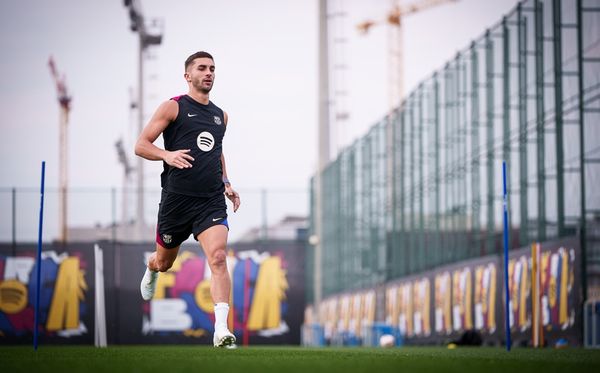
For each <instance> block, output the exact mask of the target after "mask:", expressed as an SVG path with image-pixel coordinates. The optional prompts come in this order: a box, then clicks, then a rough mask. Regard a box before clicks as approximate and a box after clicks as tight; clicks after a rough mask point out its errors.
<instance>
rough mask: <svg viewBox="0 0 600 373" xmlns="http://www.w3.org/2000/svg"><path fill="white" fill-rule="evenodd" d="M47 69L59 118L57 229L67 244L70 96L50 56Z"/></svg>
mask: <svg viewBox="0 0 600 373" xmlns="http://www.w3.org/2000/svg"><path fill="white" fill-rule="evenodd" d="M48 67H49V68H50V74H52V78H53V79H54V83H55V84H56V92H57V96H58V103H59V105H60V118H59V124H58V126H59V127H58V128H59V135H58V137H59V139H58V142H59V146H58V153H59V155H58V158H59V164H58V190H59V193H58V195H59V204H58V227H59V237H58V240H59V241H60V242H63V243H65V242H67V239H68V237H67V197H68V195H67V180H68V179H67V164H68V163H67V145H68V140H67V135H68V133H67V127H68V123H69V111H70V110H71V96H69V94H68V92H67V84H66V79H65V75H64V74H63V75H60V74H59V73H58V70H57V69H56V64H55V63H54V59H53V58H52V56H50V58H49V59H48Z"/></svg>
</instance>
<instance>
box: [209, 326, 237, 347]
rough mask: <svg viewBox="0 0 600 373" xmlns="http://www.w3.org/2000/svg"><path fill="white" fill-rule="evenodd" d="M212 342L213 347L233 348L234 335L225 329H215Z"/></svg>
mask: <svg viewBox="0 0 600 373" xmlns="http://www.w3.org/2000/svg"><path fill="white" fill-rule="evenodd" d="M213 344H214V345H215V347H225V348H235V347H236V346H235V335H233V334H232V333H231V332H230V331H229V330H227V329H219V330H215V335H214V336H213Z"/></svg>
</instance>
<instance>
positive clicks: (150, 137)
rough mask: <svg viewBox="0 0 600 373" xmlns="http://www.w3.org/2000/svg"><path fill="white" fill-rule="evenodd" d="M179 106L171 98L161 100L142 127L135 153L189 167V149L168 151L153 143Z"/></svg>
mask: <svg viewBox="0 0 600 373" xmlns="http://www.w3.org/2000/svg"><path fill="white" fill-rule="evenodd" d="M178 111H179V106H178V105H177V102H175V101H173V100H169V101H165V102H163V103H162V104H161V105H160V106H159V107H158V109H156V112H155V113H154V115H153V116H152V118H151V119H150V122H148V124H147V125H146V127H144V129H143V130H142V133H141V134H140V137H139V138H138V140H137V142H136V144H135V154H136V155H138V156H140V157H142V158H145V159H148V160H151V161H165V162H167V164H168V165H170V166H173V167H177V168H190V167H192V165H191V163H190V162H188V161H193V160H194V158H192V156H190V155H189V154H187V153H189V151H190V149H179V150H175V151H168V150H165V149H161V148H159V147H157V146H156V145H154V141H156V139H157V138H158V136H160V134H161V133H162V132H163V131H164V130H165V129H166V128H167V127H168V126H169V124H170V123H171V122H172V121H174V120H175V118H177V114H178Z"/></svg>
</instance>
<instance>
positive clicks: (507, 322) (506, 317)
mask: <svg viewBox="0 0 600 373" xmlns="http://www.w3.org/2000/svg"><path fill="white" fill-rule="evenodd" d="M502 183H503V194H504V198H503V205H504V292H505V294H504V295H505V297H506V302H505V312H504V323H505V325H506V330H505V332H506V351H510V345H511V341H510V314H509V313H510V307H509V302H510V289H509V287H508V193H507V191H506V161H502Z"/></svg>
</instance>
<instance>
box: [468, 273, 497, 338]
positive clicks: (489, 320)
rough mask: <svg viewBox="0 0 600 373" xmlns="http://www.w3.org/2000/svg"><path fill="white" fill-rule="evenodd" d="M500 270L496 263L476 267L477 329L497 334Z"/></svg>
mask: <svg viewBox="0 0 600 373" xmlns="http://www.w3.org/2000/svg"><path fill="white" fill-rule="evenodd" d="M497 280H498V270H497V265H496V263H495V262H488V263H487V264H482V265H476V266H475V300H474V302H475V307H474V309H473V311H474V314H475V329H477V330H479V331H480V332H482V333H485V334H493V333H494V332H496V291H497V290H498V289H497V285H496V284H497Z"/></svg>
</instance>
